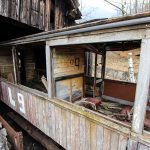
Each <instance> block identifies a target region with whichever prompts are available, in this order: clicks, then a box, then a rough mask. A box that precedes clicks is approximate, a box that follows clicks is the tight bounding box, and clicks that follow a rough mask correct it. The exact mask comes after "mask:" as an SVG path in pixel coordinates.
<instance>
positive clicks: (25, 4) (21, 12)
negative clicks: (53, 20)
mask: <svg viewBox="0 0 150 150" xmlns="http://www.w3.org/2000/svg"><path fill="white" fill-rule="evenodd" d="M45 7H46V3H45V1H44V0H40V1H39V0H0V15H2V16H4V17H10V18H12V19H15V20H17V21H20V22H22V23H26V24H28V25H31V26H34V27H37V28H39V29H42V30H45V25H46V24H45V23H47V22H46V21H45V20H46V19H47V18H46V17H47V16H46V15H45V13H46V11H45Z"/></svg>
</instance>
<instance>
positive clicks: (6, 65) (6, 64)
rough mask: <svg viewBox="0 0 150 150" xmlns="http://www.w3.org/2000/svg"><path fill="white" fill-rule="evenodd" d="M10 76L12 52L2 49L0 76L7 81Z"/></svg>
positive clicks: (11, 72)
mask: <svg viewBox="0 0 150 150" xmlns="http://www.w3.org/2000/svg"><path fill="white" fill-rule="evenodd" d="M10 74H13V60H12V52H11V50H10V49H3V50H1V51H0V76H1V77H3V78H6V79H7V78H8V76H9V75H10Z"/></svg>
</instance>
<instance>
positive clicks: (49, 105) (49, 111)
mask: <svg viewBox="0 0 150 150" xmlns="http://www.w3.org/2000/svg"><path fill="white" fill-rule="evenodd" d="M52 107H53V106H52V104H51V103H48V128H49V136H50V137H51V138H52V137H53V130H52V124H53V120H52Z"/></svg>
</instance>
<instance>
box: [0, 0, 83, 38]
mask: <svg viewBox="0 0 150 150" xmlns="http://www.w3.org/2000/svg"><path fill="white" fill-rule="evenodd" d="M78 7H79V3H78V0H64V1H62V0H0V27H1V28H0V32H1V36H0V40H1V41H2V40H3V41H4V40H8V39H12V38H17V37H21V36H25V35H30V34H33V33H39V32H41V31H49V30H51V29H59V28H62V27H67V26H70V25H74V24H75V20H77V19H80V18H81V13H80V11H79V8H78Z"/></svg>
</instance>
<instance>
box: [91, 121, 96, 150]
mask: <svg viewBox="0 0 150 150" xmlns="http://www.w3.org/2000/svg"><path fill="white" fill-rule="evenodd" d="M92 149H95V150H96V149H97V125H96V124H95V123H93V122H91V150H92Z"/></svg>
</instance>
